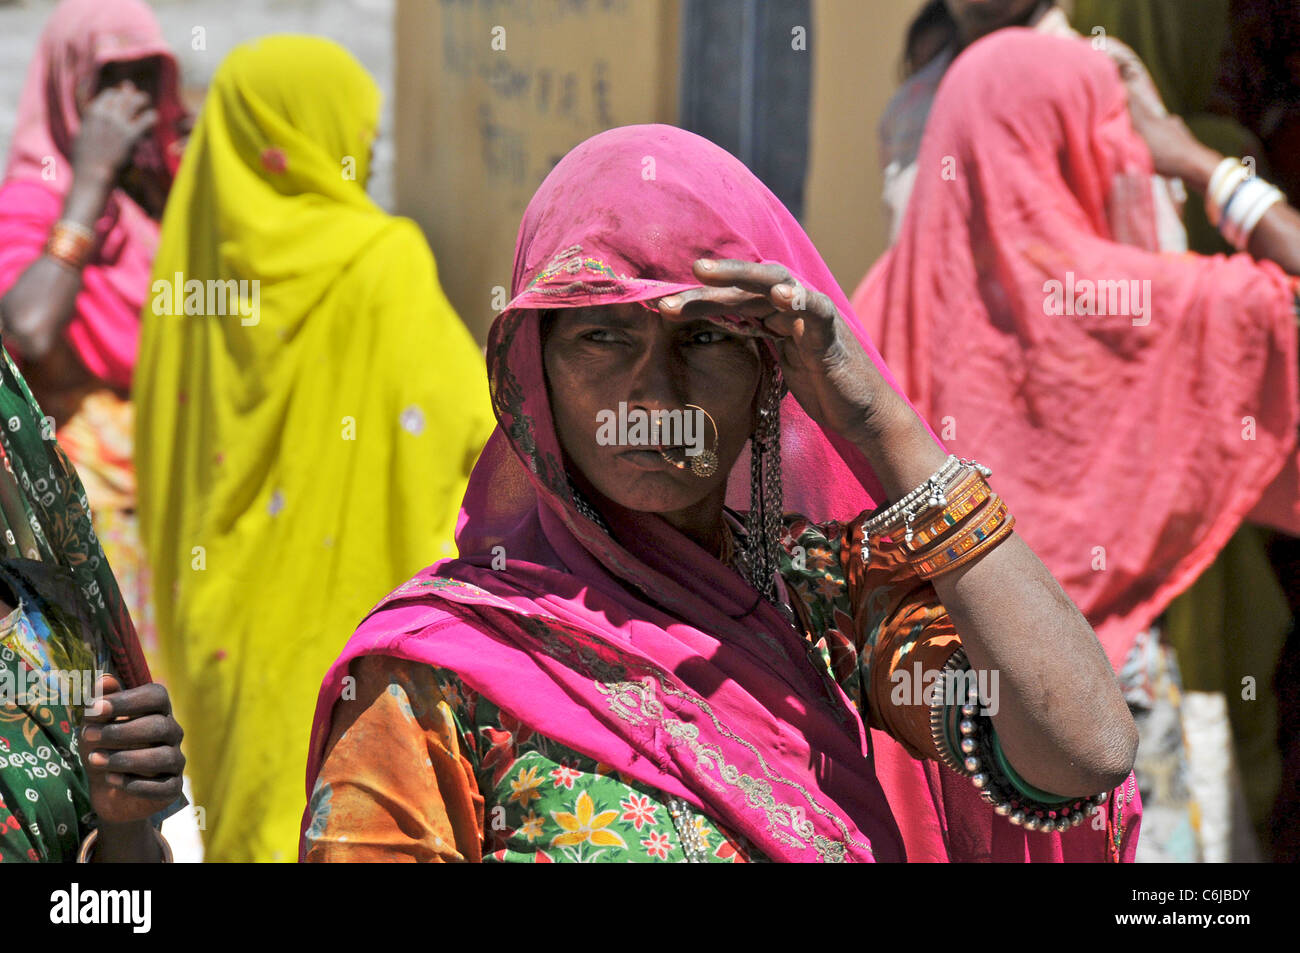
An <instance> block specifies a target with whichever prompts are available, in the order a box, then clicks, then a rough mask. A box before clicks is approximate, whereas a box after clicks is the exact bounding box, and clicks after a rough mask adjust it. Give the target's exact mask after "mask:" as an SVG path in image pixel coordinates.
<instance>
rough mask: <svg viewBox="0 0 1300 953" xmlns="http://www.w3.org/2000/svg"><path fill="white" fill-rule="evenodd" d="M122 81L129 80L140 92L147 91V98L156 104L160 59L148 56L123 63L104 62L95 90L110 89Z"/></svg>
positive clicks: (159, 81)
mask: <svg viewBox="0 0 1300 953" xmlns="http://www.w3.org/2000/svg"><path fill="white" fill-rule="evenodd" d="M124 82H130V83H131V85H133V86H134V87H135V88H136V89H138V90H140V92H142V93H147V94H148V96H149V100H150V101H151V102H152V103H153V104H154V105H155V106H156V105H157V104H158V96H159V92H160V88H161V86H162V60H161V59H159V58H158V57H156V56H148V57H145V58H144V59H142V60H130V61H128V62H124V63H105V64H104V65H103V67H102V68H101V69H100V71H99V86H98V88H97V89H96V90H95V92H97V93H98V92H102V91H103V90H105V89H111V88H113V87H114V86H119V85H121V84H122V83H124Z"/></svg>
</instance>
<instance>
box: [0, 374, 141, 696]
mask: <svg viewBox="0 0 1300 953" xmlns="http://www.w3.org/2000/svg"><path fill="white" fill-rule="evenodd" d="M0 452H2V454H3V459H2V460H0V463H2V465H0V559H4V560H6V561H8V563H9V564H10V565H11V566H12V567H14V568H15V570H16V571H21V573H22V575H23V576H24V578H25V579H26V580H27V582H28V584H29V585H30V586H31V587H32V588H33V589H34V590H35V593H36V595H37V597H38V598H39V599H40V600H41V603H42V610H43V611H44V612H45V613H46V615H50V616H54V615H57V616H58V619H57V620H56V619H53V618H52V619H51V624H52V627H53V630H54V632H55V636H56V641H55V644H54V645H52V646H51V652H52V653H53V661H54V664H55V665H56V667H63V668H71V669H75V670H80V669H82V668H85V667H87V663H88V662H94V661H99V662H103V663H106V664H104V665H101V667H103V668H106V669H108V670H110V671H112V672H113V673H114V674H115V675H117V676H118V677H119V678H121V679H122V681H123V683H124V685H123V687H126V688H130V687H134V686H136V685H143V684H146V683H147V682H148V681H149V669H148V667H147V666H146V664H145V661H144V655H143V653H142V652H141V651H140V644H139V642H138V641H137V639H136V635H135V626H134V624H133V623H132V622H131V617H130V615H129V614H128V613H127V610H126V605H125V603H124V602H123V601H122V594H121V592H120V590H119V589H118V587H117V581H116V580H115V579H114V578H113V573H112V570H111V569H110V568H109V565H108V560H107V559H106V558H105V556H104V550H103V548H102V547H101V546H100V544H99V539H98V538H97V537H96V536H95V530H94V527H93V526H92V525H91V516H90V505H89V503H88V502H87V501H86V491H85V490H84V489H83V488H82V485H81V479H80V478H79V477H78V476H77V471H76V470H75V469H73V466H72V464H71V463H70V462H69V461H68V458H67V457H66V456H65V455H64V453H63V451H62V449H60V447H59V445H58V444H57V443H56V442H55V441H54V421H53V420H52V419H50V418H47V417H46V416H45V415H44V414H42V413H41V409H40V407H38V406H37V404H36V400H35V398H34V397H32V393H31V391H30V390H29V389H28V387H27V382H26V381H25V380H24V379H23V377H22V374H21V373H20V372H19V370H18V368H17V367H15V366H14V363H13V361H12V360H11V359H10V357H9V353H8V351H5V352H4V360H3V362H2V363H0ZM18 567H22V568H21V570H18Z"/></svg>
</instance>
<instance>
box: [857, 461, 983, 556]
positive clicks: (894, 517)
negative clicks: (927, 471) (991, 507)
mask: <svg viewBox="0 0 1300 953" xmlns="http://www.w3.org/2000/svg"><path fill="white" fill-rule="evenodd" d="M965 468H974V469H975V470H977V471H978V472H979V473H980V474H982V475H983V476H985V477H988V476H991V475H992V474H993V471H992V470H990V469H988V468H987V467H985V466H982V465H980V464H978V463H976V462H974V461H973V460H962V459H959V458H958V457H956V456H952V455H950V456H949V457H948V459H947V460H945V461H944V464H943V466H942V467H940V468H939V469H938V470H936V471H935V472H934V473H933V474H932V475H931V476H930V477H929V478H928V479H926V480H925V481H924V482H922V483H921V485H920V486H918V487H916V488H915V489H914V490H912V491H911V492H910V493H908V494H907V495H906V496H904V497H903V498H902V499H901V500H899V501H898V502H897V503H895V504H893V505H892V506H890V507H889V508H888V509H885V510H883V511H882V512H880V513H877V514H876V515H875V516H873V517H871V518H870V519H868V520H867V521H866V522H864V523H863V524H862V561H863V562H867V561H868V559H869V558H870V550H871V539H872V537H877V538H879V537H881V536H890V535H892V534H893V533H895V532H897V531H898V530H900V529H903V530H905V531H906V532H907V534H908V535H909V536H910V534H911V532H912V524H913V523H914V522H915V521H916V519H917V518H918V517H919V516H920V515H921V514H922V513H924V512H925V511H926V510H928V509H934V508H936V507H940V506H946V505H947V503H948V493H949V492H951V490H952V489H953V487H954V486H956V485H960V483H961V473H962V470H963V469H965Z"/></svg>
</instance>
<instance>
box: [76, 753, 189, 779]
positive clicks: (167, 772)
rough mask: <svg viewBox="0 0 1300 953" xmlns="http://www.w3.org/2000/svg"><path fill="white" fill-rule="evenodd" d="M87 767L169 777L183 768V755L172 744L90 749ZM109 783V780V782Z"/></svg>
mask: <svg viewBox="0 0 1300 953" xmlns="http://www.w3.org/2000/svg"><path fill="white" fill-rule="evenodd" d="M86 764H87V766H88V767H90V768H92V769H94V770H97V771H102V772H104V773H105V774H108V775H113V774H119V775H123V776H128V775H134V776H138V777H143V778H157V777H170V776H171V775H179V774H181V772H183V771H184V770H185V755H183V754H181V751H180V749H179V748H176V747H173V746H167V747H159V748H132V749H130V750H129V751H113V752H107V751H99V750H96V751H92V752H91V753H90V754H89V755H87V757H86ZM110 783H111V782H110Z"/></svg>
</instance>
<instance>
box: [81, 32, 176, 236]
mask: <svg viewBox="0 0 1300 953" xmlns="http://www.w3.org/2000/svg"><path fill="white" fill-rule="evenodd" d="M162 68H163V61H162V60H161V59H160V58H159V57H156V56H150V57H146V58H145V59H142V60H130V61H127V62H122V63H105V64H104V66H103V67H102V68H101V69H100V71H99V87H98V90H97V91H102V90H105V89H111V88H113V87H114V86H120V85H121V84H123V83H127V82H129V83H131V84H132V85H133V86H135V88H136V89H138V90H140V91H141V92H143V93H146V94H148V96H149V99H150V101H151V102H152V104H153V105H154V106H157V105H158V100H159V96H160V95H161V87H162ZM118 184H119V185H120V186H121V187H122V188H123V189H124V190H125V191H126V193H127V194H128V195H130V196H131V198H133V199H134V200H135V201H136V203H137V204H138V205H139V206H140V207H141V208H143V209H144V210H145V212H146V213H147V214H148V215H149V216H150V217H152V218H154V219H161V218H162V213H163V209H164V208H165V206H166V203H167V193H168V192H169V191H170V190H171V174H170V172H169V171H168V169H167V164H166V159H165V157H164V156H163V154H162V149H161V148H160V146H159V144H158V139H157V137H156V136H153V135H146V136H142V137H141V138H140V139H139V140H138V141H137V142H136V144H135V149H134V150H133V151H132V153H131V161H130V163H129V164H128V165H127V166H126V168H124V169H123V170H122V171H121V173H120V175H119V183H118Z"/></svg>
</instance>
